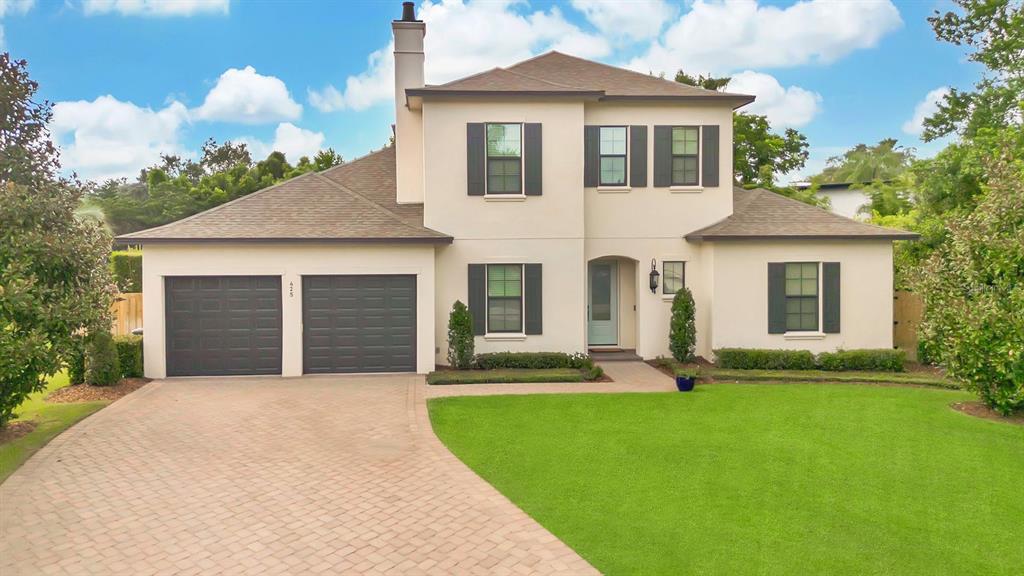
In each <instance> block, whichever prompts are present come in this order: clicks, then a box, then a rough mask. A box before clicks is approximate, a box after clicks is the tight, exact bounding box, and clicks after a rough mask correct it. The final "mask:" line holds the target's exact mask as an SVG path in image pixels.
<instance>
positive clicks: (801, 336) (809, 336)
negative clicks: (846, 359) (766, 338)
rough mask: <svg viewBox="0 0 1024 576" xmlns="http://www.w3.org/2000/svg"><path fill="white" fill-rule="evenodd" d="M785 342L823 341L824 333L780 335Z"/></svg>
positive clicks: (789, 333) (787, 333)
mask: <svg viewBox="0 0 1024 576" xmlns="http://www.w3.org/2000/svg"><path fill="white" fill-rule="evenodd" d="M782 337H783V338H785V339H786V340H824V339H825V333H824V332H786V333H784V334H783V335H782Z"/></svg>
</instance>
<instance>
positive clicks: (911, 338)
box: [892, 290, 923, 360]
mask: <svg viewBox="0 0 1024 576" xmlns="http://www.w3.org/2000/svg"><path fill="white" fill-rule="evenodd" d="M922 310H923V306H922V303H921V297H920V296H918V295H917V294H914V293H913V292H907V291H906V290H896V291H895V292H894V293H893V301H892V320H893V322H892V343H893V345H895V346H896V347H897V348H899V349H900V350H904V351H905V352H906V353H907V358H908V359H910V360H917V327H918V325H919V324H920V323H921V314H922Z"/></svg>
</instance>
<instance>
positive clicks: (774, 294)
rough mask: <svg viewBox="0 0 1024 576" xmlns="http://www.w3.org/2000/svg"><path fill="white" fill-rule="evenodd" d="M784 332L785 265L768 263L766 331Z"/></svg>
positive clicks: (773, 332)
mask: <svg viewBox="0 0 1024 576" xmlns="http://www.w3.org/2000/svg"><path fill="white" fill-rule="evenodd" d="M785 332H786V265H785V264H783V263H781V262H769V263H768V333H769V334H783V333H785Z"/></svg>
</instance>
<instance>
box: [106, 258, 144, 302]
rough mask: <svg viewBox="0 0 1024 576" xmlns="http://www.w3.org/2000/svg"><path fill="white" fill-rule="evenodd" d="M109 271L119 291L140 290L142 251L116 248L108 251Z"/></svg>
mask: <svg viewBox="0 0 1024 576" xmlns="http://www.w3.org/2000/svg"><path fill="white" fill-rule="evenodd" d="M110 273H111V274H113V276H114V283H115V284H117V287H118V289H119V290H121V292H142V251H141V250H116V251H114V252H111V253H110Z"/></svg>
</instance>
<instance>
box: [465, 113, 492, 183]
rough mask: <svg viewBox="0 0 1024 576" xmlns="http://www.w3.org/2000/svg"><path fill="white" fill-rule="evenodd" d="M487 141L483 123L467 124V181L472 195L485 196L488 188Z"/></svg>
mask: <svg viewBox="0 0 1024 576" xmlns="http://www.w3.org/2000/svg"><path fill="white" fill-rule="evenodd" d="M486 152H487V143H486V142H485V137H484V125H483V124H482V123H469V124H466V182H467V183H468V193H469V195H470V196H483V195H484V190H485V189H486V185H485V180H486V173H487V169H486V166H485V163H486V159H485V154H486Z"/></svg>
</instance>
